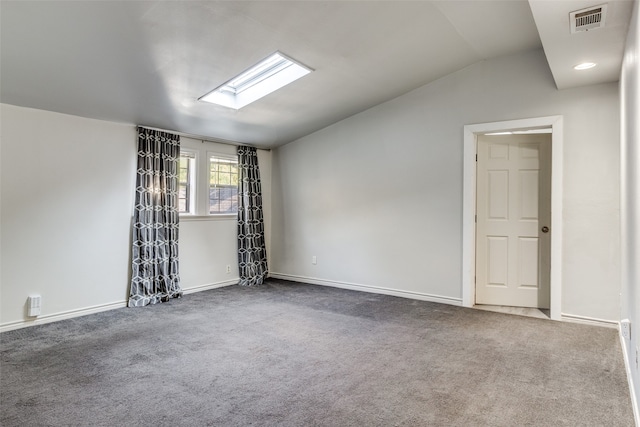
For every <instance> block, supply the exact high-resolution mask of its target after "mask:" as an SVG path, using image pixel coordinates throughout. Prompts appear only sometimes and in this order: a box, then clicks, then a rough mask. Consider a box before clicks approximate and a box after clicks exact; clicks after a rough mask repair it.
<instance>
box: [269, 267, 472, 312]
mask: <svg viewBox="0 0 640 427" xmlns="http://www.w3.org/2000/svg"><path fill="white" fill-rule="evenodd" d="M269 277H272V278H274V279H282V280H292V281H295V282H301V283H308V284H310V285H321V286H330V287H332V288H342V289H350V290H353V291H361V292H370V293H374V294H384V295H392V296H396V297H401V298H410V299H417V300H421V301H430V302H437V303H441V304H449V305H457V306H460V305H462V300H461V299H460V298H454V297H446V296H442V295H432V294H424V293H421V292H411V291H401V290H398V289H391V288H383V287H380V286H369V285H362V284H359V283H348V282H339V281H337V280H327V279H319V278H317V277H306V276H297V275H294V274H284V273H270V274H269Z"/></svg>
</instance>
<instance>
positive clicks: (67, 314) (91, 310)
mask: <svg viewBox="0 0 640 427" xmlns="http://www.w3.org/2000/svg"><path fill="white" fill-rule="evenodd" d="M239 280H240V279H239V278H235V279H231V280H225V281H224V282H218V283H209V284H206V285H200V286H194V287H191V288H186V289H182V292H183V293H184V294H185V295H187V294H193V293H195V292H201V291H207V290H209V289H217V288H222V287H224V286H231V285H236V284H238V281H239ZM126 306H127V301H120V302H112V303H108V304H100V305H94V306H91V307H86V308H80V309H77V310H69V311H63V312H60V313H53V314H46V315H43V316H38V317H37V318H36V319H33V320H31V319H26V320H17V321H15V322H8V323H5V324H3V325H0V333H2V332H8V331H13V330H14V329H21V328H26V327H29V326H36V325H44V324H45V323H51V322H57V321H59V320H65V319H73V318H74V317H81V316H86V315H89V314H95V313H100V312H102V311H108V310H115V309H118V308H125V307H126Z"/></svg>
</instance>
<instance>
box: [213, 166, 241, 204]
mask: <svg viewBox="0 0 640 427" xmlns="http://www.w3.org/2000/svg"><path fill="white" fill-rule="evenodd" d="M236 212H238V160H237V158H235V159H232V158H228V157H219V156H216V155H211V156H210V157H209V214H234V213H236Z"/></svg>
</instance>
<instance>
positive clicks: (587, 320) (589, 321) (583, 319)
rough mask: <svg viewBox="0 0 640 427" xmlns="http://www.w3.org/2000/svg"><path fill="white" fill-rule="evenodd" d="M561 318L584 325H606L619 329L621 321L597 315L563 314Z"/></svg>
mask: <svg viewBox="0 0 640 427" xmlns="http://www.w3.org/2000/svg"><path fill="white" fill-rule="evenodd" d="M561 320H563V321H565V322H573V323H582V324H583V325H594V326H604V327H605V328H613V329H619V326H620V324H619V322H617V321H615V320H605V319H597V318H595V317H587V316H578V315H575V314H566V313H562V314H561Z"/></svg>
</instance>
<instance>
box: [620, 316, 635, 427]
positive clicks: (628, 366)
mask: <svg viewBox="0 0 640 427" xmlns="http://www.w3.org/2000/svg"><path fill="white" fill-rule="evenodd" d="M618 336H619V337H620V344H621V346H622V356H623V357H622V358H623V359H624V369H625V371H626V373H627V383H628V384H629V395H630V397H631V407H632V408H633V418H634V419H635V421H636V426H640V410H639V408H638V398H637V397H636V389H635V387H634V386H633V375H632V374H631V360H629V359H628V356H629V354H630V353H629V351H628V350H629V349H628V346H627V342H628V341H627V339H626V338H625V337H624V336H623V335H622V328H620V324H619V323H618Z"/></svg>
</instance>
